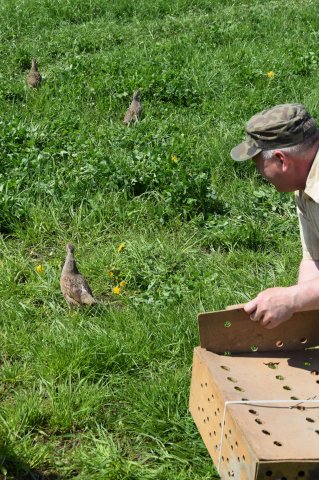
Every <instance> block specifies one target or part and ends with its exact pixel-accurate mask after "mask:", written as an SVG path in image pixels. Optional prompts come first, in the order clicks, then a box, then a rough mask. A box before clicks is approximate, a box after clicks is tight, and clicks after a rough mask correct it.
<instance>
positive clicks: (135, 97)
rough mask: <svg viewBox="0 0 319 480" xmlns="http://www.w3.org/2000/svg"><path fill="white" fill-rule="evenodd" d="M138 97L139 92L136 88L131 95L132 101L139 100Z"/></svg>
mask: <svg viewBox="0 0 319 480" xmlns="http://www.w3.org/2000/svg"><path fill="white" fill-rule="evenodd" d="M140 95H141V90H140V89H139V88H138V89H137V90H135V92H134V94H133V99H134V100H139V99H140Z"/></svg>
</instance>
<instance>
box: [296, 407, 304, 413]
mask: <svg viewBox="0 0 319 480" xmlns="http://www.w3.org/2000/svg"><path fill="white" fill-rule="evenodd" d="M296 409H297V410H301V411H302V412H303V411H304V410H306V407H303V406H302V405H297V407H296Z"/></svg>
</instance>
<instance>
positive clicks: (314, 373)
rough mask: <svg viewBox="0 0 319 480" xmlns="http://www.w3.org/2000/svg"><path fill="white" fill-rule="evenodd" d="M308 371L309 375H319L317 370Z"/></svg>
mask: <svg viewBox="0 0 319 480" xmlns="http://www.w3.org/2000/svg"><path fill="white" fill-rule="evenodd" d="M310 373H311V375H319V372H318V370H312V372H310Z"/></svg>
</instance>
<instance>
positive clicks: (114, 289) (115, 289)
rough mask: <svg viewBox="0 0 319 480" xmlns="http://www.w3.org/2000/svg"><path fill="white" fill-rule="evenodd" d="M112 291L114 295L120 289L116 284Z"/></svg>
mask: <svg viewBox="0 0 319 480" xmlns="http://www.w3.org/2000/svg"><path fill="white" fill-rule="evenodd" d="M112 291H113V293H115V295H118V294H119V293H120V292H121V289H120V287H118V286H116V287H113V289H112Z"/></svg>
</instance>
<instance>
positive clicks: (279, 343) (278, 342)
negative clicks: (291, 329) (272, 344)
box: [276, 340, 284, 348]
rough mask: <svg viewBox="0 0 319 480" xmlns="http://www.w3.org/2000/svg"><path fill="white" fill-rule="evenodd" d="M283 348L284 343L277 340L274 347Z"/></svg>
mask: <svg viewBox="0 0 319 480" xmlns="http://www.w3.org/2000/svg"><path fill="white" fill-rule="evenodd" d="M283 346H284V342H283V341H281V340H277V342H276V347H278V348H281V347H283Z"/></svg>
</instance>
